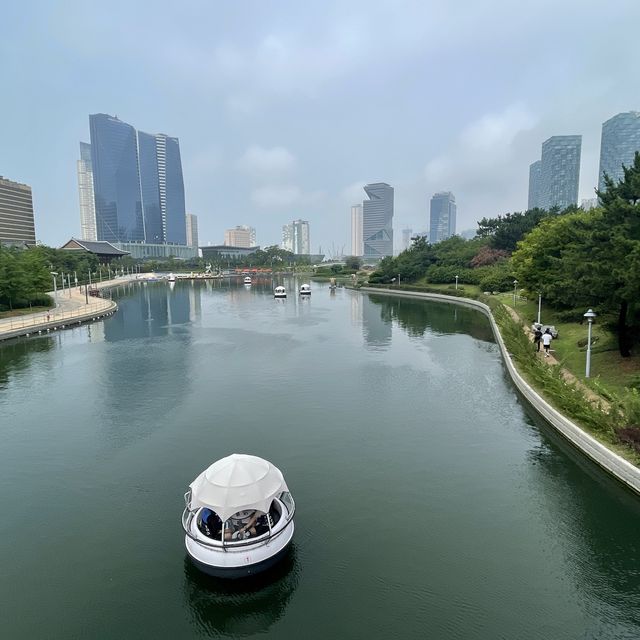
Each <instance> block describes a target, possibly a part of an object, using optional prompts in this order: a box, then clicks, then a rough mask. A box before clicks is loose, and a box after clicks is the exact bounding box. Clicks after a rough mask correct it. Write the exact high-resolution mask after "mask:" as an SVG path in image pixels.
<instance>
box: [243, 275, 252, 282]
mask: <svg viewBox="0 0 640 640" xmlns="http://www.w3.org/2000/svg"><path fill="white" fill-rule="evenodd" d="M244 283H245V284H251V277H250V276H245V278H244Z"/></svg>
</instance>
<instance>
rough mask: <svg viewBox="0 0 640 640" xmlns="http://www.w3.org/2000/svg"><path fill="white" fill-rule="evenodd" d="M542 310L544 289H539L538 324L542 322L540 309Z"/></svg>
mask: <svg viewBox="0 0 640 640" xmlns="http://www.w3.org/2000/svg"><path fill="white" fill-rule="evenodd" d="M541 310H542V291H538V324H540V311H541Z"/></svg>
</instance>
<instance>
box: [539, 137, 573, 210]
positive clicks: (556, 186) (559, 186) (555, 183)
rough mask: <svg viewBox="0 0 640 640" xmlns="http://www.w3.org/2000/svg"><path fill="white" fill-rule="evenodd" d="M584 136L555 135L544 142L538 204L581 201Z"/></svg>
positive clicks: (563, 205) (547, 206) (549, 205)
mask: <svg viewBox="0 0 640 640" xmlns="http://www.w3.org/2000/svg"><path fill="white" fill-rule="evenodd" d="M581 151H582V136H552V137H551V138H549V139H548V140H545V141H544V142H543V143H542V159H541V161H540V162H541V165H540V187H539V192H538V193H539V198H538V206H539V207H540V208H541V209H551V208H552V207H559V208H560V209H565V208H566V207H568V206H570V205H572V204H578V185H579V182H580V154H581Z"/></svg>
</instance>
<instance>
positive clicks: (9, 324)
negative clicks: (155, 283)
mask: <svg viewBox="0 0 640 640" xmlns="http://www.w3.org/2000/svg"><path fill="white" fill-rule="evenodd" d="M135 279H136V277H135V276H123V277H121V278H117V279H115V280H106V281H103V282H96V283H95V285H94V286H95V287H96V288H98V289H107V288H110V287H115V286H118V285H120V284H125V283H128V282H131V281H135ZM49 295H50V296H51V298H52V299H54V300H55V302H56V306H55V307H54V308H52V309H50V310H49V311H40V312H38V313H30V314H27V315H24V316H15V317H12V318H2V319H0V340H8V339H10V338H17V337H19V336H28V335H31V334H34V333H36V334H37V333H46V332H48V331H56V330H58V329H66V328H68V327H70V326H73V325H78V324H81V323H82V322H90V321H91V320H94V319H98V318H102V317H104V316H106V315H111V314H112V313H113V312H114V311H116V310H117V309H118V305H117V304H116V303H115V302H114V301H113V300H109V299H108V298H106V299H105V298H97V297H93V296H88V297H87V296H86V295H85V291H84V287H72V288H71V289H64V291H62V290H60V289H59V290H58V292H57V298H54V292H53V291H49Z"/></svg>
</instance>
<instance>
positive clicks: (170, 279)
mask: <svg viewBox="0 0 640 640" xmlns="http://www.w3.org/2000/svg"><path fill="white" fill-rule="evenodd" d="M167 280H169V282H175V281H176V276H175V274H174V273H170V274H169V276H168V277H167Z"/></svg>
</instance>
